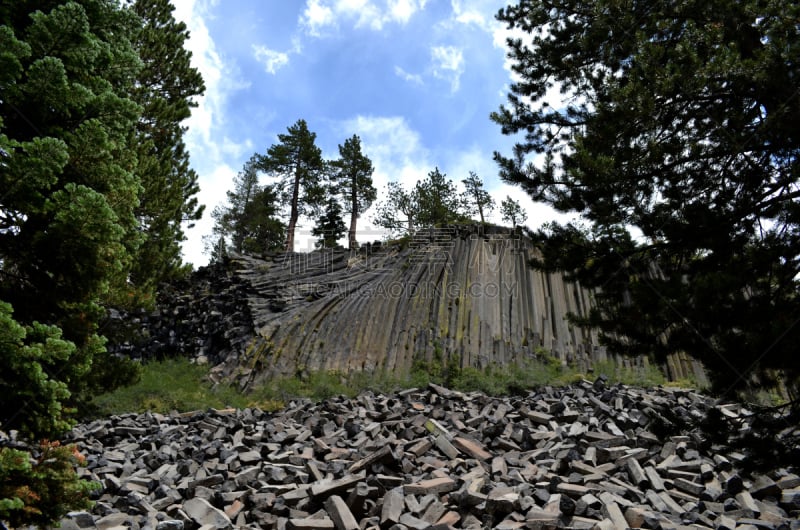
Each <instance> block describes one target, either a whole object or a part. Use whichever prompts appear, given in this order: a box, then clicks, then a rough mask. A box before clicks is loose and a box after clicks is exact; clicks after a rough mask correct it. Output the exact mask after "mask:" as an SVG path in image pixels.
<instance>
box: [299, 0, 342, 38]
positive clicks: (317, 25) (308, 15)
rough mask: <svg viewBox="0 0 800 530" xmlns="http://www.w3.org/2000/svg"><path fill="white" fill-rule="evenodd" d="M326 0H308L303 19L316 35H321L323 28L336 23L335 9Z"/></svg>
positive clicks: (305, 24)
mask: <svg viewBox="0 0 800 530" xmlns="http://www.w3.org/2000/svg"><path fill="white" fill-rule="evenodd" d="M325 4H326V1H325V0H308V2H307V3H306V8H305V10H304V11H303V16H302V17H301V20H302V22H303V25H304V26H306V27H307V28H308V32H309V33H310V34H311V35H314V36H320V35H321V29H322V28H326V27H328V26H332V25H334V24H335V23H336V19H335V17H334V14H333V10H332V9H331V8H330V7H328V6H327V5H325Z"/></svg>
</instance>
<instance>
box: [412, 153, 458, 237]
mask: <svg viewBox="0 0 800 530" xmlns="http://www.w3.org/2000/svg"><path fill="white" fill-rule="evenodd" d="M446 177H447V175H445V174H443V173H441V172H440V171H439V168H438V167H437V168H435V169H434V170H433V171H431V172H430V173H428V176H427V178H425V179H423V180H421V181H419V182H417V185H416V187H415V191H416V197H417V202H418V213H417V223H419V225H421V226H444V225H447V224H450V223H456V222H461V221H464V220H465V219H466V218H465V216H464V213H463V211H464V203H463V200H462V197H461V195H460V194H459V193H458V191H457V190H456V186H455V184H454V183H453V181H452V180H450V179H448V178H446Z"/></svg>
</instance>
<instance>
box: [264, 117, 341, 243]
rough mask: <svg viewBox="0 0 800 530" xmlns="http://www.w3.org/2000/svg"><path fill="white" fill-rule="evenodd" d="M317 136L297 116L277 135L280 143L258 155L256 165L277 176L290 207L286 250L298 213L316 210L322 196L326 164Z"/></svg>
mask: <svg viewBox="0 0 800 530" xmlns="http://www.w3.org/2000/svg"><path fill="white" fill-rule="evenodd" d="M316 137H317V135H316V133H313V132H311V131H309V130H308V126H307V125H306V122H305V120H302V119H301V120H297V123H295V124H294V125H292V126H290V127H289V128H288V134H279V135H278V140H279V141H280V143H277V144H273V145H272V146H270V148H269V149H267V153H266V154H265V155H261V156H260V157H259V164H258V167H259V169H261V170H263V171H265V172H266V173H267V174H268V175H269V176H271V177H275V178H277V179H278V182H277V187H278V189H279V190H280V193H281V201H282V203H283V204H285V205H288V207H289V223H288V227H287V230H286V251H287V252H291V251H293V250H294V231H295V228H296V227H297V220H298V219H299V217H300V215H308V214H312V213H314V212H316V211H317V210H318V209H319V207H320V205H321V204H322V202H323V201H324V198H325V188H324V186H323V185H322V181H323V177H324V174H325V170H326V167H325V162H324V161H323V159H322V151H321V150H320V149H319V147H317V146H316V145H315V143H314V142H315V140H316Z"/></svg>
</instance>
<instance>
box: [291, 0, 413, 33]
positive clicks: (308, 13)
mask: <svg viewBox="0 0 800 530" xmlns="http://www.w3.org/2000/svg"><path fill="white" fill-rule="evenodd" d="M426 3H427V0H386V1H385V2H384V5H379V3H378V2H376V1H375V0H306V8H305V9H304V10H303V14H302V15H301V17H300V25H301V26H303V27H304V28H306V31H307V32H308V34H309V35H311V36H314V37H322V36H324V35H325V33H326V30H336V29H337V28H338V27H339V24H340V21H342V22H348V23H352V24H353V25H354V26H355V27H356V28H369V29H371V30H373V31H380V30H382V29H383V27H384V26H385V25H386V24H400V25H405V24H407V23H408V21H409V20H411V17H413V16H414V14H415V13H417V12H418V11H420V10H422V9H424V8H425V4H426Z"/></svg>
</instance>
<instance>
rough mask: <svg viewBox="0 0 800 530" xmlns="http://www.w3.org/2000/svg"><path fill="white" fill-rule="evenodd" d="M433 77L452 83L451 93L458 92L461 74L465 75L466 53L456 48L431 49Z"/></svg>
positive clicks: (436, 47) (441, 47) (438, 47)
mask: <svg viewBox="0 0 800 530" xmlns="http://www.w3.org/2000/svg"><path fill="white" fill-rule="evenodd" d="M431 61H432V62H433V75H434V76H436V77H438V78H440V79H444V80H447V81H450V92H458V89H459V87H460V85H461V74H463V73H464V53H463V51H462V50H461V49H460V48H456V47H455V46H434V47H433V48H431Z"/></svg>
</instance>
